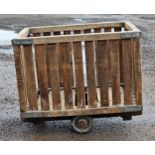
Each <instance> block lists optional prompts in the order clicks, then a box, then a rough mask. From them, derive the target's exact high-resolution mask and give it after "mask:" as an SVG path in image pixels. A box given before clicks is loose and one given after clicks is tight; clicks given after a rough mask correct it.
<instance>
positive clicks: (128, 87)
mask: <svg viewBox="0 0 155 155" xmlns="http://www.w3.org/2000/svg"><path fill="white" fill-rule="evenodd" d="M132 48H133V47H132V44H131V39H125V40H123V41H122V49H123V51H122V52H123V80H124V103H125V104H132V77H133V75H132V54H133V49H132Z"/></svg>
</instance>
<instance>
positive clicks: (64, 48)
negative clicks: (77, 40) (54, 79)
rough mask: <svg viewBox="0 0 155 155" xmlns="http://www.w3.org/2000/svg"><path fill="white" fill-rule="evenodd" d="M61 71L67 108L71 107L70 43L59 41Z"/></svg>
mask: <svg viewBox="0 0 155 155" xmlns="http://www.w3.org/2000/svg"><path fill="white" fill-rule="evenodd" d="M59 46H60V48H61V54H62V56H61V58H62V61H61V63H62V73H63V83H64V93H65V106H66V108H67V109H71V108H73V102H72V66H71V63H70V62H71V44H70V43H61V44H59Z"/></svg>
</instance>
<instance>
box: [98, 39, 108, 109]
mask: <svg viewBox="0 0 155 155" xmlns="http://www.w3.org/2000/svg"><path fill="white" fill-rule="evenodd" d="M96 54H97V55H98V57H97V63H98V65H97V70H98V81H99V84H100V99H101V106H108V105H109V98H108V51H107V41H97V42H96Z"/></svg>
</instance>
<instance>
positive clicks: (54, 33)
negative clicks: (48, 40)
mask: <svg viewBox="0 0 155 155" xmlns="http://www.w3.org/2000/svg"><path fill="white" fill-rule="evenodd" d="M60 34H61V33H60V32H59V31H56V32H53V35H60Z"/></svg>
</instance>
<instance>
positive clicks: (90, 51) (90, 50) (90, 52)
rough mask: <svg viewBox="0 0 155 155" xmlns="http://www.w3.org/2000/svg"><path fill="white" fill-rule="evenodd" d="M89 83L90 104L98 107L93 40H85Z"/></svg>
mask: <svg viewBox="0 0 155 155" xmlns="http://www.w3.org/2000/svg"><path fill="white" fill-rule="evenodd" d="M85 52H86V65H87V83H88V105H89V107H96V106H97V104H96V96H97V95H96V84H95V83H96V81H95V62H94V47H93V41H88V42H85Z"/></svg>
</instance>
